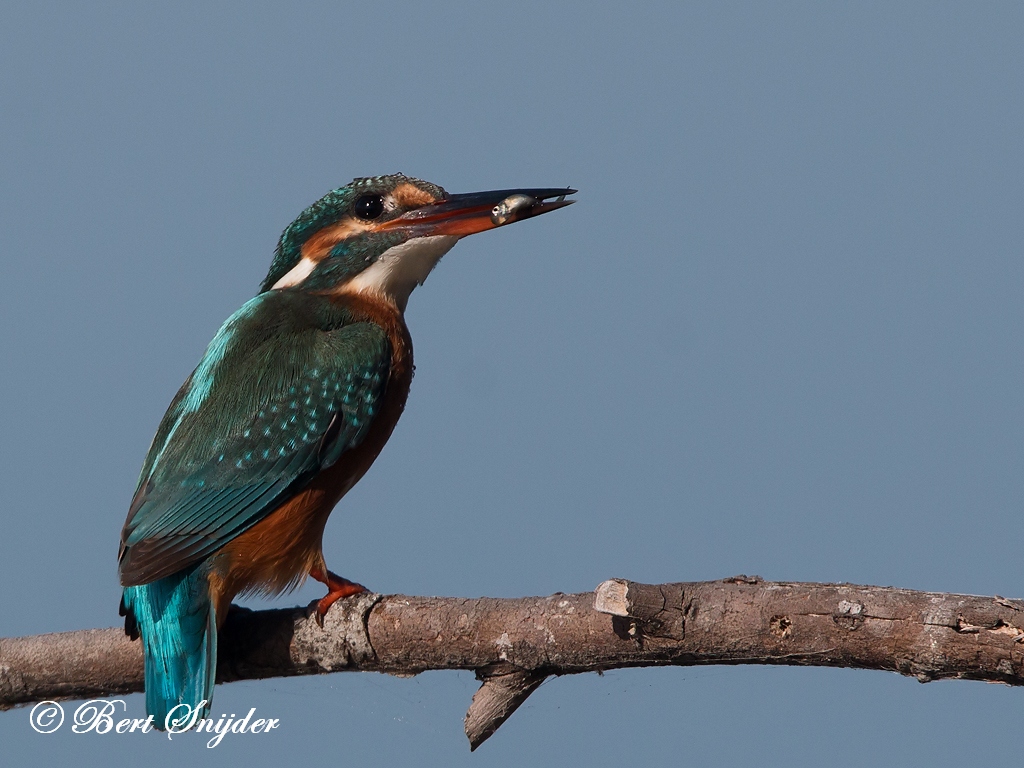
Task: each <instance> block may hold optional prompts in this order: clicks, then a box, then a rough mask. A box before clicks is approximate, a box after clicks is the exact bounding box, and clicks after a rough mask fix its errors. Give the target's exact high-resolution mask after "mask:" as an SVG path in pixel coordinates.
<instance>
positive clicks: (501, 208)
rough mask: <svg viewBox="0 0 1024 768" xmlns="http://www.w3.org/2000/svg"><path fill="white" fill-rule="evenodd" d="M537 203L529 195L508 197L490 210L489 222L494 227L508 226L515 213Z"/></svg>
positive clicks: (535, 199)
mask: <svg viewBox="0 0 1024 768" xmlns="http://www.w3.org/2000/svg"><path fill="white" fill-rule="evenodd" d="M538 202H539V201H538V200H537V198H535V197H530V196H529V195H509V196H508V197H506V198H505V199H504V200H502V201H501V202H500V203H498V204H497V205H496V206H494V208H492V209H491V221H493V222H494V224H495V226H498V227H500V226H501V225H502V224H508V222H509V221H511V219H512V217H513V216H515V215H516V214H517V213H519V212H521V211H523V210H526V209H529V208H532V207H533V206H535V205H536V204H537V203H538Z"/></svg>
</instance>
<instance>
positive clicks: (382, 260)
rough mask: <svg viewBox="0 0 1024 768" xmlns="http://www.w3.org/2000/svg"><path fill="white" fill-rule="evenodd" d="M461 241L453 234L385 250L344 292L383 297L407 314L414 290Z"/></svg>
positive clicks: (346, 284) (427, 238) (435, 236)
mask: <svg viewBox="0 0 1024 768" xmlns="http://www.w3.org/2000/svg"><path fill="white" fill-rule="evenodd" d="M458 241H459V238H458V237H455V236H453V235H431V236H430V237H414V238H412V239H411V240H406V241H405V242H404V243H402V244H401V245H396V246H394V247H392V248H388V249H387V250H386V251H384V253H382V254H381V255H380V257H379V258H378V259H377V261H375V262H374V263H373V264H371V265H370V266H369V267H367V268H366V269H364V270H363V271H362V272H360V273H359V274H358V275H356V276H355V277H353V278H352V279H351V280H349V281H348V282H347V283H345V285H344V286H343V289H344V290H345V291H351V292H354V293H375V294H378V295H383V296H385V297H387V298H388V299H390V300H391V301H393V302H394V303H395V305H396V306H397V307H398V308H399V309H400V310H402V311H403V312H404V311H405V306H406V304H407V303H408V302H409V294H410V293H412V290H413V288H415V287H416V286H417V285H423V281H424V280H426V279H427V275H429V274H430V271H431V270H432V269H433V268H434V267H435V266H436V265H437V262H439V261H440V260H441V257H442V256H444V255H445V254H446V253H448V251H450V250H451V249H452V246H454V245H455V243H457V242H458ZM282 279H283V278H282Z"/></svg>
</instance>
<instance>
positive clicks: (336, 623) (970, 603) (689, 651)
mask: <svg viewBox="0 0 1024 768" xmlns="http://www.w3.org/2000/svg"><path fill="white" fill-rule="evenodd" d="M219 659H220V663H219V667H218V675H217V679H218V682H230V681H233V680H251V679H258V678H266V677H282V676H290V675H305V674H322V673H326V672H339V671H375V672H386V673H389V674H396V675H403V676H404V675H414V674H417V673H419V672H423V671H425V670H429V669H471V670H475V671H476V673H477V677H478V678H479V679H480V680H482V681H483V684H482V686H481V688H480V690H479V691H477V693H476V695H475V696H474V697H473V702H472V704H471V705H470V708H469V712H468V713H467V715H466V723H465V728H466V734H467V736H468V737H469V739H470V745H471V748H474V749H475V748H476V747H477V746H479V745H480V744H481V743H482V742H483V741H484V740H485V739H487V738H488V737H489V736H490V735H491V734H492V733H494V731H495V730H496V729H497V728H498V727H499V726H500V725H501V724H502V723H503V722H504V721H505V720H506V719H507V718H508V717H509V716H510V715H511V714H512V713H513V712H514V711H515V710H516V708H517V707H518V706H519V705H520V704H522V703H523V701H525V700H526V698H527V697H528V696H529V695H530V694H531V693H532V692H533V691H534V690H536V688H537V687H538V686H539V685H540V684H541V683H542V682H543V681H544V680H545V679H546V678H547V677H549V676H551V675H565V674H575V673H578V672H600V671H603V670H606V669H615V668H621V667H639V666H664V665H678V666H692V665H702V664H787V665H803V666H831V667H852V668H858V669H881V670H890V671H893V672H899V673H900V674H904V675H911V676H914V677H916V678H917V679H918V680H920V681H922V682H928V681H930V680H935V679H939V678H963V679H971V680H985V681H988V682H1000V683H1006V684H1009V685H1022V684H1024V601H1020V600H1007V599H1005V598H1001V597H976V596H971V595H952V594H943V593H937V592H914V591H911V590H905V589H894V588H891V587H863V586H856V585H851V584H802V583H781V582H766V581H762V580H761V579H760V578H757V577H752V578H750V577H746V576H738V577H736V578H732V579H724V580H722V581H710V582H693V583H676V584H660V585H648V584H638V583H635V582H630V581H624V580H612V581H606V582H604V583H603V584H601V585H600V586H599V587H598V588H597V591H596V593H583V594H575V595H564V594H555V595H552V596H550V597H525V598H519V599H494V598H479V599H474V600H471V599H464V598H450V597H449V598H441V597H407V596H403V595H387V596H384V595H377V594H363V595H358V596H356V597H353V598H349V599H347V600H340V601H338V602H337V603H335V604H334V606H332V608H331V610H330V611H329V612H328V613H327V616H326V619H325V622H324V626H323V627H322V628H321V627H320V626H319V625H318V624H317V622H316V621H315V619H314V618H312V617H311V615H310V613H309V611H308V609H303V608H294V609H288V610H273V611H249V610H246V609H235V610H232V611H231V613H230V614H229V615H228V619H227V621H226V622H225V624H224V627H223V629H222V631H221V635H220V645H219ZM142 680H143V677H142V651H141V646H140V644H139V643H137V642H131V641H130V640H128V638H127V637H125V636H124V634H123V633H122V632H121V630H120V629H102V630H81V631H77V632H64V633H59V634H51V635H37V636H34V637H22V638H11V639H0V709H9V708H11V707H14V706H18V705H21V704H28V703H31V702H36V701H42V700H46V699H67V698H88V697H96V696H106V695H110V694H115V693H128V692H132V691H141V690H142Z"/></svg>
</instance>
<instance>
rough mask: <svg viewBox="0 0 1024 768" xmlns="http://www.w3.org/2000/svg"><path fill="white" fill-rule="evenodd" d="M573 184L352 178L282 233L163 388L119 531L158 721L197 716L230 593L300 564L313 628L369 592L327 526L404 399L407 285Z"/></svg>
mask: <svg viewBox="0 0 1024 768" xmlns="http://www.w3.org/2000/svg"><path fill="white" fill-rule="evenodd" d="M575 191H576V190H573V189H568V188H566V189H550V188H549V189H506V190H498V191H492V192H478V193H472V194H454V195H453V194H448V193H447V192H445V191H444V189H442V188H441V187H439V186H437V185H436V184H431V183H430V182H426V181H422V180H420V179H415V178H412V177H408V176H405V175H402V174H396V175H390V176H374V177H370V178H358V179H355V180H354V181H353V182H352V183H351V184H348V185H347V186H344V187H341V188H340V189H335V190H333V191H332V192H328V193H327V194H326V195H325V196H324V197H322V198H321V199H320V200H318V201H317V202H315V203H313V204H312V205H311V206H309V207H308V208H306V210H304V211H303V212H302V213H301V214H300V215H299V217H298V218H297V219H296V220H295V221H293V222H292V223H291V224H290V225H289V226H288V227H287V228H286V229H285V230H284V233H283V234H282V235H281V238H280V241H279V242H278V245H277V249H276V251H275V253H274V257H273V260H272V262H271V265H270V271H269V272H268V273H267V276H266V278H265V279H264V280H263V283H262V285H261V286H260V291H259V293H258V294H257V295H256V296H255V297H254V298H252V299H250V300H249V301H248V302H246V303H245V304H243V305H242V307H241V308H240V309H239V310H238V311H236V312H235V313H234V314H233V315H231V316H230V317H229V318H228V319H227V320H226V321H225V322H224V324H223V325H222V326H221V327H220V329H219V330H218V331H217V333H216V335H215V336H214V337H213V340H212V341H211V342H210V344H209V346H208V347H207V349H206V353H205V354H204V355H203V357H202V359H201V360H200V361H199V364H198V366H196V368H195V370H194V371H193V372H192V374H191V375H190V376H189V377H188V378H187V379H186V380H185V383H184V384H183V385H182V386H181V388H180V389H179V390H178V393H177V394H176V395H175V397H174V399H173V400H172V401H171V404H170V406H169V407H168V409H167V412H166V413H165V414H164V417H163V419H162V420H161V422H160V425H159V427H158V428H157V431H156V436H155V437H154V438H153V442H152V445H151V446H150V448H149V452H148V454H147V455H146V459H145V462H144V463H143V467H142V472H141V474H140V477H139V482H138V486H137V488H136V491H135V495H134V497H133V498H132V502H131V505H130V507H129V510H128V518H127V520H126V521H125V524H124V528H123V529H122V531H121V543H120V549H119V552H118V570H119V573H120V578H121V585H122V586H123V587H124V591H123V594H122V598H121V614H122V615H123V616H124V617H125V631H126V633H127V634H128V635H129V636H130V637H131V638H132V639H137V638H139V637H140V636H141V638H142V644H143V650H144V663H145V689H146V710H147V712H148V714H150V715H152V716H153V721H154V724H155V725H156V726H157V727H160V728H163V727H166V726H167V725H170V724H173V723H175V722H181V719H180V717H189V716H190V715H192V714H193V713H195V712H198V713H199V716H200V717H206V716H207V714H208V713H209V708H210V702H211V700H212V698H213V686H214V680H215V675H216V668H217V631H218V628H219V627H220V626H221V625H222V624H223V622H224V619H225V616H226V615H227V612H228V608H229V606H230V605H231V601H232V600H233V599H234V598H235V597H236V596H239V595H263V596H273V595H279V594H282V593H284V592H286V591H288V590H291V589H293V588H295V587H297V586H298V585H299V584H301V583H302V582H303V581H304V580H305V579H306V577H307V576H309V577H312V578H313V579H316V580H317V581H320V582H322V583H323V584H325V585H326V587H327V594H326V595H325V596H324V597H323V598H322V599H321V600H319V601H318V602H317V603H316V605H315V609H314V610H315V615H316V616H317V618H318V619H319V620H320V622H321V623H322V621H323V617H324V615H325V614H326V612H327V610H328V608H330V606H331V605H332V604H333V603H334V602H335V601H337V600H339V599H341V598H344V597H348V596H350V595H354V594H358V593H360V592H364V591H366V588H365V587H363V586H362V585H360V584H357V583H355V582H352V581H349V580H348V579H345V578H342V577H340V576H338V575H336V574H335V573H333V572H332V571H330V570H328V569H327V564H326V563H325V561H324V554H323V543H322V540H323V532H324V526H325V525H326V523H327V518H328V516H329V515H330V513H331V510H332V509H333V508H334V506H335V505H336V504H337V503H338V501H339V500H340V499H341V497H342V496H344V495H345V493H346V492H347V491H348V490H349V489H350V488H352V486H353V485H355V483H356V482H357V481H358V480H359V479H360V478H361V477H362V476H363V474H364V473H365V472H366V471H367V469H369V467H370V465H371V464H372V463H373V461H374V459H376V458H377V455H378V454H379V453H380V451H381V449H382V448H383V447H384V444H385V443H386V442H387V440H388V438H389V437H390V436H391V432H392V430H394V428H395V424H396V423H397V422H398V418H399V416H401V414H402V411H403V409H404V408H405V403H406V398H407V396H408V394H409V386H410V383H411V382H412V376H413V356H412V339H411V337H410V335H409V330H408V328H407V327H406V324H405V319H404V312H405V308H406V304H407V302H408V300H409V294H410V293H412V291H413V289H414V288H415V287H416V286H417V285H421V284H422V283H423V281H424V280H426V278H427V275H429V274H430V272H431V270H432V269H433V268H434V267H435V266H436V265H437V263H438V261H439V260H440V259H441V257H442V256H444V254H445V253H447V252H448V251H449V250H450V249H451V248H452V247H453V246H454V245H455V243H456V242H457V241H458V240H459V239H460V238H462V237H465V236H466V235H471V234H474V233H476V232H483V231H485V230H488V229H493V228H495V227H500V226H503V225H505V224H511V223H513V222H516V221H521V220H523V219H526V218H530V217H532V216H537V215H539V214H542V213H547V212H548V211H553V210H556V209H558V208H562V207H564V206H566V205H569V204H570V203H572V202H573V201H572V200H567V199H566V196H567V195H571V194H573V193H575ZM182 705H184V706H182ZM169 713H170V714H171V716H172V717H171V720H170V721H168V714H169ZM179 716H180V717H179Z"/></svg>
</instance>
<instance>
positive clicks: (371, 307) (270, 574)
mask: <svg viewBox="0 0 1024 768" xmlns="http://www.w3.org/2000/svg"><path fill="white" fill-rule="evenodd" d="M332 300H334V301H339V302H341V301H344V306H345V308H346V309H347V310H348V311H349V312H353V313H354V314H355V315H356V316H357V318H359V319H361V320H368V321H371V322H374V323H376V324H378V325H379V326H381V327H382V328H383V329H384V330H385V331H386V332H387V334H388V338H389V339H390V341H391V373H390V376H389V377H388V383H387V386H386V388H385V390H384V397H383V402H382V404H381V409H380V411H379V412H378V414H377V416H376V417H375V418H374V420H373V422H372V423H371V425H370V429H369V431H368V432H367V434H366V437H365V439H364V440H363V442H362V443H361V444H360V445H359V446H357V447H356V448H353V449H352V450H350V451H347V452H346V453H344V454H342V456H341V458H340V459H339V460H338V461H337V462H335V463H334V464H333V465H332V466H331V467H329V468H327V469H326V470H324V471H323V472H321V473H320V474H319V475H317V476H316V477H315V478H313V480H312V481H311V482H310V483H309V485H308V486H306V487H305V488H304V489H303V490H301V491H300V492H299V493H297V494H296V495H295V496H293V497H292V498H291V499H289V500H288V501H286V502H285V503H283V504H282V505H281V506H279V507H278V508H277V509H275V510H274V511H273V512H271V513H270V514H269V515H268V516H267V517H265V518H264V519H263V520H261V521H260V522H259V523H257V524H256V525H254V526H253V527H252V528H250V529H249V530H247V531H246V532H245V533H242V534H241V535H240V536H238V538H236V539H234V540H232V541H231V542H229V543H228V544H226V545H225V546H224V547H223V548H222V549H221V550H220V552H219V553H218V554H217V556H216V560H215V562H214V568H213V569H212V573H211V575H210V586H211V594H212V595H213V597H214V604H215V605H216V608H217V618H218V624H219V623H220V622H222V621H223V620H224V616H225V615H226V613H227V609H228V606H229V605H230V604H231V600H232V599H234V597H235V595H237V594H240V593H242V594H245V593H250V594H253V593H254V594H263V595H275V594H280V593H282V592H285V591H287V590H289V589H291V588H293V587H295V586H297V585H298V584H300V583H301V582H302V581H303V580H304V579H305V577H306V575H307V574H308V573H309V571H310V569H311V568H313V567H314V566H318V567H320V568H321V570H323V571H324V572H326V570H327V567H326V565H325V564H324V557H323V548H322V540H323V533H324V526H325V525H326V524H327V518H328V516H329V515H330V514H331V510H332V509H334V506H335V505H336V504H337V503H338V501H339V500H340V499H341V497H342V496H344V495H345V494H346V493H347V492H348V490H349V489H350V488H351V487H352V486H353V485H355V484H356V482H357V481H358V480H359V478H361V477H362V476H363V475H364V474H365V473H366V470H368V469H369V468H370V465H371V464H373V462H374V459H376V458H377V455H378V454H379V453H380V452H381V450H382V449H383V448H384V445H385V443H387V441H388V438H389V437H391V432H392V431H393V430H394V428H395V424H397V423H398V418H399V417H400V416H401V415H402V411H403V409H404V408H405V402H406V399H407V398H408V396H409V385H410V384H411V383H412V372H413V365H412V339H411V338H410V336H409V329H408V328H407V327H406V325H405V321H404V320H403V318H402V315H401V313H400V312H399V311H398V309H397V308H395V307H394V306H393V305H391V304H389V303H387V302H383V301H372V300H369V299H367V298H365V297H363V296H353V295H347V296H345V297H343V298H342V297H332Z"/></svg>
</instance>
